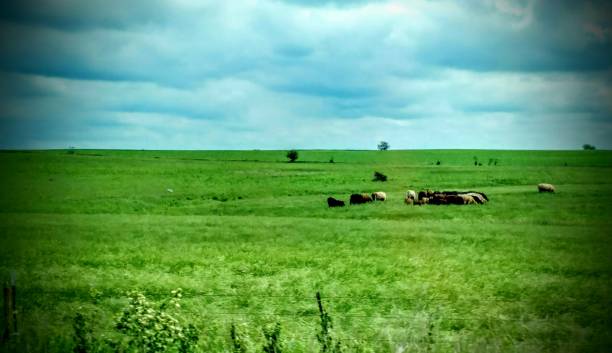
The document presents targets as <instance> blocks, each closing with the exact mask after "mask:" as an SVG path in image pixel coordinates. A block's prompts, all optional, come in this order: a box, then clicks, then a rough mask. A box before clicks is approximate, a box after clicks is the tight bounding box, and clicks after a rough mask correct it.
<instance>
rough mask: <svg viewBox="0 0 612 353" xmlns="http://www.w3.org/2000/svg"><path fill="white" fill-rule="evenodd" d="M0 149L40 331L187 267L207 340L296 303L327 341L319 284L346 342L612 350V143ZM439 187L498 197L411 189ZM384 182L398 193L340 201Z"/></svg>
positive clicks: (300, 333) (285, 334)
mask: <svg viewBox="0 0 612 353" xmlns="http://www.w3.org/2000/svg"><path fill="white" fill-rule="evenodd" d="M475 157H476V158H477V159H478V161H480V162H481V163H482V166H475V165H474V160H475V159H474V158H475ZM330 158H333V160H334V162H335V163H329V160H330ZM495 160H497V164H496V165H495ZM437 161H440V165H437V164H436V162H437ZM0 165H1V168H0V195H1V196H0V212H1V213H0V249H2V250H1V258H0V274H2V276H5V274H7V273H8V272H9V271H10V270H15V271H16V274H17V286H18V309H19V317H18V318H19V325H20V326H21V339H23V340H28V339H31V340H35V339H34V337H35V338H36V340H37V342H57V337H67V339H69V338H70V337H71V334H72V321H73V317H74V315H75V313H76V312H77V311H78V312H82V313H85V314H86V316H87V317H89V318H91V319H92V320H93V321H94V323H95V325H94V327H95V330H96V334H97V335H99V336H100V337H102V336H103V335H109V336H112V335H113V334H115V333H114V331H113V322H114V320H115V319H116V317H117V314H118V313H120V312H121V310H122V308H123V307H124V306H125V305H126V301H127V299H126V296H125V293H126V291H128V290H131V289H140V290H141V291H143V292H144V293H146V294H147V296H148V297H149V298H151V299H156V300H157V299H161V298H165V297H167V296H168V293H170V291H171V290H173V289H175V288H178V287H180V288H182V289H183V291H184V296H185V298H184V300H183V304H182V308H181V313H182V314H181V317H182V318H183V320H185V321H187V322H191V323H193V324H194V325H195V326H196V327H197V328H198V329H199V330H200V342H199V344H200V348H201V350H202V351H205V352H229V351H230V338H229V327H230V324H231V323H232V322H234V323H237V324H239V325H242V327H243V330H244V331H245V332H246V333H247V334H248V337H247V338H248V341H250V349H251V351H253V352H255V351H261V350H260V347H261V344H262V342H263V336H262V334H261V327H262V326H264V325H266V324H270V323H274V322H277V321H278V322H280V323H281V325H282V336H281V337H282V340H283V343H284V345H285V348H286V349H285V351H286V352H318V351H319V346H318V342H317V341H316V332H317V330H318V328H319V321H318V320H319V318H318V312H317V306H316V301H315V293H316V292H317V291H320V292H321V295H322V297H323V302H324V304H325V306H326V308H327V310H328V311H329V313H330V315H331V317H332V319H333V324H334V333H335V335H336V336H337V337H338V338H339V339H341V340H342V342H344V344H345V345H346V348H345V351H347V352H350V351H357V348H359V349H362V350H364V351H374V352H455V351H463V352H478V351H481V352H591V351H592V352H606V351H610V350H612V333H611V325H610V324H611V323H610V320H611V316H612V315H611V313H612V309H611V307H612V296H611V293H610V287H611V286H610V285H611V280H612V268H611V266H610V259H611V256H612V242H611V240H612V234H611V232H610V226H611V225H612V217H611V216H612V202H610V200H612V152H609V151H559V152H552V151H480V150H479V151H474V150H439V151H437V150H436V151H434V150H432V151H300V156H299V159H298V161H297V162H295V163H287V162H286V158H285V152H283V151H180V152H179V151H108V150H76V151H65V150H57V151H3V152H2V153H0ZM374 171H380V172H382V173H384V174H386V175H387V176H388V177H389V180H388V181H387V182H384V183H382V182H373V181H372V175H373V173H374ZM540 182H549V183H552V184H554V185H555V186H556V188H557V193H555V194H540V193H538V192H537V188H536V185H537V184H538V183H540ZM425 188H431V189H437V190H444V189H446V190H478V191H483V192H485V193H486V194H487V195H488V196H489V198H490V202H489V203H487V204H485V205H466V206H433V205H427V206H420V207H419V206H406V205H405V204H404V203H403V196H404V193H405V192H406V190H408V189H414V190H417V191H418V190H421V189H425ZM168 189H171V190H172V192H169V191H168ZM379 190H382V191H385V192H387V195H388V197H389V199H388V200H387V201H386V202H378V203H375V204H366V205H358V206H347V207H344V208H337V209H330V208H328V207H327V204H326V198H327V197H328V196H334V197H336V198H339V199H343V200H345V201H347V205H348V196H349V195H350V194H351V193H355V192H373V191H379ZM49 344H50V347H52V346H53V343H49ZM50 350H52V348H50Z"/></svg>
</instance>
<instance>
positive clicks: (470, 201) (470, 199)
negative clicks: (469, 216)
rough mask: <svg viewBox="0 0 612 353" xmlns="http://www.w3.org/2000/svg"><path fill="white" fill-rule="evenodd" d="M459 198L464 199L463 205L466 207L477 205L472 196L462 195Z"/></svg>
mask: <svg viewBox="0 0 612 353" xmlns="http://www.w3.org/2000/svg"><path fill="white" fill-rule="evenodd" d="M458 196H459V197H461V198H462V199H463V204H464V205H472V204H475V203H476V200H474V197H473V196H471V195H467V194H460V195H458Z"/></svg>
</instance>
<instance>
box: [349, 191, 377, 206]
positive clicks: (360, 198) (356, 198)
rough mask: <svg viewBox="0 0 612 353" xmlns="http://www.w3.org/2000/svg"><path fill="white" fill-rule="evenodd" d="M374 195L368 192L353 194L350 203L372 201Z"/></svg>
mask: <svg viewBox="0 0 612 353" xmlns="http://www.w3.org/2000/svg"><path fill="white" fill-rule="evenodd" d="M372 201H373V200H372V197H371V196H370V195H368V194H352V195H351V199H350V201H349V203H350V204H351V205H359V204H362V203H366V202H372Z"/></svg>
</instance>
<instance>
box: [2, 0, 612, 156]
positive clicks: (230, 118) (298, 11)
mask: <svg viewBox="0 0 612 353" xmlns="http://www.w3.org/2000/svg"><path fill="white" fill-rule="evenodd" d="M1 4H2V7H3V9H2V10H3V11H0V13H1V15H0V54H1V55H0V71H2V72H3V74H2V75H1V77H2V80H3V82H2V83H1V84H0V104H2V107H0V125H1V126H2V129H1V131H2V133H3V135H10V136H11V137H10V138H4V139H3V141H5V142H4V146H5V147H6V146H20V145H23V146H28V143H27V142H24V143H21V144H20V143H17V142H18V141H20V138H19V136H22V137H23V138H22V139H21V141H36V142H35V143H30V144H29V145H32V146H34V145H35V146H45V143H47V145H48V146H55V147H64V146H65V145H69V144H73V145H75V144H80V145H88V146H97V145H99V144H101V145H100V146H101V147H121V146H123V144H126V145H129V146H138V145H142V147H152V148H180V147H181V146H191V147H195V148H224V146H225V145H224V144H228V145H227V147H228V148H258V147H261V148H284V147H287V146H291V145H296V146H302V147H334V148H343V147H351V148H364V147H365V148H367V147H372V146H374V145H375V143H376V141H375V140H376V139H378V138H384V139H387V140H391V139H392V138H395V139H397V140H396V141H397V142H395V143H394V142H393V141H390V142H392V144H393V145H394V146H395V147H402V146H403V147H442V146H436V145H431V143H432V142H431V141H430V140H427V139H421V140H418V138H417V139H416V140H415V139H406V138H405V136H406V135H409V134H410V132H411V131H414V130H415V129H423V128H428V129H438V130H440V129H451V128H452V129H455V130H461V129H463V127H464V126H472V129H479V130H478V131H480V132H479V134H480V135H483V134H486V135H490V136H491V140H490V141H483V142H482V143H481V144H480V145H471V144H470V145H466V144H465V143H466V142H465V141H464V140H460V139H456V138H455V137H453V135H449V136H448V137H447V138H446V139H445V143H447V144H446V145H445V147H479V146H480V147H496V146H497V147H512V146H519V147H520V146H524V145H525V142H524V141H522V140H521V138H520V136H523V135H525V136H527V134H525V129H529V131H530V136H531V134H532V133H531V131H532V130H534V129H535V131H537V128H534V126H543V125H545V124H551V121H552V122H555V121H556V122H558V123H559V124H560V125H559V126H560V128H561V127H565V128H566V129H568V130H570V131H577V132H576V135H575V138H574V139H573V140H571V139H566V140H565V141H562V142H559V141H556V140H555V139H557V138H558V136H555V135H554V134H552V133H547V132H546V130H544V129H542V130H541V131H539V132H538V133H539V134H540V135H539V137H538V139H537V140H538V141H539V142H538V143H540V145H541V146H540V147H542V148H545V147H547V146H548V147H551V148H552V147H554V148H558V147H559V146H566V147H569V146H574V145H576V143H577V141H578V140H579V139H587V138H588V137H589V136H590V135H589V131H582V130H581V131H578V129H585V128H584V126H588V124H591V125H590V126H592V129H597V131H598V134H597V136H599V137H597V138H599V139H600V140H601V139H602V137H601V136H606V135H609V134H612V126H610V124H611V120H612V116H611V114H612V107H611V105H610V103H607V102H610V101H612V93H611V86H612V82H611V81H612V80H611V79H610V77H611V75H610V72H612V67H611V61H610V60H609V58H610V52H611V49H612V47H611V45H612V32H611V23H612V21H610V15H609V14H610V13H612V12H610V11H608V10H610V4H609V3H605V2H590V3H589V2H586V3H585V2H562V3H560V2H554V3H553V2H547V1H520V2H510V1H502V0H495V1H493V0H483V1H481V2H472V3H469V6H468V5H467V4H468V3H464V4H463V5H458V4H457V3H455V2H444V1H436V2H427V1H349V2H333V1H331V2H330V1H297V0H296V1H250V0H247V1H240V2H238V1H228V2H217V1H190V0H182V1H176V2H170V1H130V2H118V1H112V2H108V1H98V0H96V1H88V2H82V1H73V0H71V1H68V0H63V1H33V0H27V1H21V2H17V1H3V2H2V3H1ZM20 121H22V122H23V123H20ZM589 122H590V123H589ZM49 124H54V127H53V129H51V128H49V127H48V125H49ZM585 124H587V125H585ZM321 126H325V128H324V129H322V130H321V129H320V127H321ZM37 127H40V129H38V130H37ZM197 129H207V132H206V134H207V138H206V139H203V138H201V136H200V135H201V134H200V135H199V134H197V133H194V131H196V130H197ZM296 129H299V131H296ZM363 129H367V130H368V131H371V132H373V136H372V141H363V142H360V143H361V145H358V146H357V145H355V142H354V141H352V140H351V137H352V136H354V134H355V133H356V131H359V130H363ZM45 131H48V133H47V134H46V133H45ZM75 131H81V132H83V133H80V134H79V133H75ZM602 131H603V132H602ZM513 134H514V135H513ZM271 135H274V136H276V138H275V139H272V141H273V142H274V143H276V144H273V143H272V144H271V142H270V141H271V140H270V139H269V138H268V137H269V136H271ZM385 135H386V136H389V137H385ZM510 135H513V136H515V137H513V138H512V139H509V138H507V136H510ZM45 136H48V139H45ZM62 136H63V137H64V140H62ZM594 136H595V135H594ZM26 137H27V138H26ZM453 139H455V140H453ZM600 140H597V141H585V142H592V143H599V144H600V145H601V144H602V143H603V142H600ZM611 140H612V139H611ZM7 141H8V142H7ZM45 141H46V142H45ZM330 141H340V142H338V143H339V144H338V145H330ZM504 141H506V142H504ZM517 141H520V142H517ZM496 144H498V145H496ZM580 144H581V143H580ZM580 144H578V145H576V146H579V145H580Z"/></svg>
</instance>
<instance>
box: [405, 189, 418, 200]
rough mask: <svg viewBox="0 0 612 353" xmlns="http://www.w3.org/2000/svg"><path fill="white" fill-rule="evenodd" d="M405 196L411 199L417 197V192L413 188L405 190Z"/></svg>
mask: <svg viewBox="0 0 612 353" xmlns="http://www.w3.org/2000/svg"><path fill="white" fill-rule="evenodd" d="M406 198H411V199H413V200H416V199H417V194H416V192H415V191H414V190H408V191H406Z"/></svg>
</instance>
